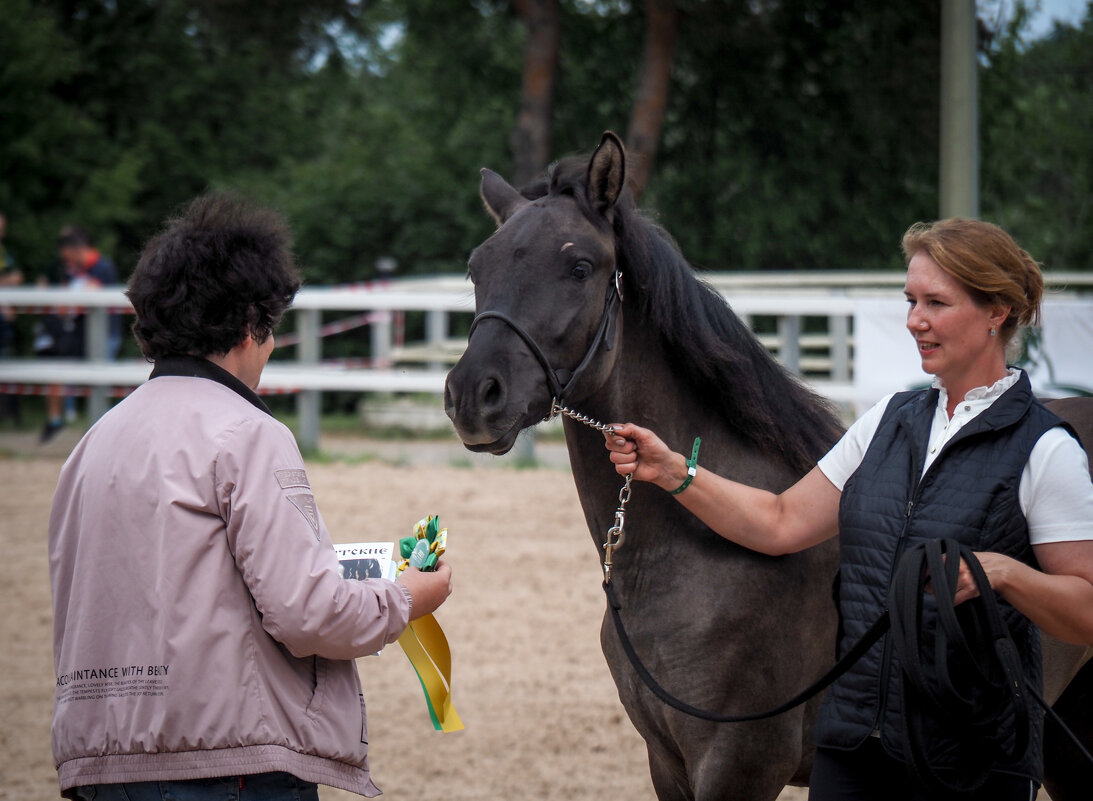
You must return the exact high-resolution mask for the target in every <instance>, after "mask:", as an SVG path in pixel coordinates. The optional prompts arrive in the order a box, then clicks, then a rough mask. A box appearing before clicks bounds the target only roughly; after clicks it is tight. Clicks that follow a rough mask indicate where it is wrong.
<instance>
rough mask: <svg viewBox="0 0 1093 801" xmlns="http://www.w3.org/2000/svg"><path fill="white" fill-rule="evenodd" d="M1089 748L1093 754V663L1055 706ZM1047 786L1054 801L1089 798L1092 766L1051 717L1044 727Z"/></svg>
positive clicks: (1076, 800)
mask: <svg viewBox="0 0 1093 801" xmlns="http://www.w3.org/2000/svg"><path fill="white" fill-rule="evenodd" d="M1052 709H1054V710H1055V712H1056V713H1057V714H1058V715H1059V716H1060V717H1061V718H1062V719H1063V722H1064V723H1066V725H1067V727H1068V728H1069V729H1070V730H1071V731H1072V732H1074V734H1075V735H1076V736H1077V737H1078V739H1079V740H1080V741H1081V742H1082V744H1083V745H1084V746H1085V747H1086V749H1088V750H1090V751H1093V662H1090V663H1088V664H1087V665H1086V666H1085V667H1083V668H1082V669H1081V670H1080V671H1079V672H1078V675H1077V676H1075V678H1074V680H1073V681H1071V682H1070V686H1068V687H1067V688H1066V691H1065V692H1064V693H1063V694H1062V696H1061V697H1060V698H1059V700H1058V701H1056V702H1055V705H1054V706H1053V707H1052ZM1044 774H1045V775H1044V787H1045V788H1046V789H1047V791H1048V793H1050V794H1051V798H1052V801H1078V800H1079V799H1088V798H1089V792H1090V788H1091V787H1093V765H1090V764H1089V762H1087V761H1086V759H1085V757H1084V756H1082V754H1081V752H1079V751H1078V749H1077V748H1076V747H1075V746H1074V744H1073V743H1072V742H1071V741H1070V738H1069V737H1067V736H1066V734H1064V733H1063V732H1062V730H1061V729H1060V728H1059V726H1058V725H1057V724H1056V723H1055V722H1054V721H1053V720H1052V719H1051V718H1050V717H1049V718H1048V720H1047V722H1046V724H1045V726H1044Z"/></svg>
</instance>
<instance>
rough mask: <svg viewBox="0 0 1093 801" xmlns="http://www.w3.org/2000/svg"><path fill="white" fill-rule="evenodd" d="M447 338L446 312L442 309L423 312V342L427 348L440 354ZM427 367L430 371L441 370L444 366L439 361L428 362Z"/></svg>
mask: <svg viewBox="0 0 1093 801" xmlns="http://www.w3.org/2000/svg"><path fill="white" fill-rule="evenodd" d="M447 337H448V312H446V311H444V309H429V311H427V312H425V342H426V344H427V345H428V346H429V348H431V349H433V350H435V352H436V353H440V352H441V349H442V348H443V347H444V340H445V339H447ZM428 367H429V369H430V370H443V369H444V367H445V365H444V363H443V362H441V361H430V362H429V363H428Z"/></svg>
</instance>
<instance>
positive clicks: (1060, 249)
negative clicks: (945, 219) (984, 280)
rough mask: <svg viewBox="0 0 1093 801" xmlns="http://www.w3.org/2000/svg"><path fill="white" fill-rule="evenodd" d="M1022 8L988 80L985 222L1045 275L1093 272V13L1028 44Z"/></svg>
mask: <svg viewBox="0 0 1093 801" xmlns="http://www.w3.org/2000/svg"><path fill="white" fill-rule="evenodd" d="M1023 6H1024V4H1019V8H1018V13H1017V14H1015V15H1014V17H1013V19H1012V20H1011V21H1010V23H1009V24H1008V25H1007V26H1006V27H1005V28H1004V29H1003V30H1002V31H1000V32H999V35H998V36H996V37H995V39H994V41H993V42H992V45H991V47H990V49H989V50H988V63H987V65H986V66H985V67H984V68H983V70H982V80H981V82H980V89H981V107H982V121H981V131H982V140H983V141H982V162H983V165H982V189H981V191H980V198H981V203H982V206H983V216H984V217H985V218H987V219H990V220H992V221H994V222H997V223H998V224H1000V225H1001V226H1002V227H1004V228H1006V230H1008V231H1010V232H1011V233H1012V234H1013V235H1014V236H1015V237H1016V238H1017V240H1018V241H1019V242H1021V244H1022V245H1023V246H1024V247H1025V249H1026V250H1028V251H1029V252H1030V253H1031V254H1032V255H1033V256H1034V257H1035V258H1036V259H1037V260H1039V261H1041V262H1042V263H1043V264H1044V266H1045V267H1046V268H1047V269H1051V270H1093V202H1091V200H1090V198H1093V140H1091V138H1090V135H1089V132H1090V130H1093V55H1091V54H1093V4H1089V5H1087V7H1086V13H1085V16H1084V18H1083V20H1082V22H1081V25H1080V26H1079V27H1071V26H1057V27H1056V28H1055V29H1054V30H1053V32H1052V33H1050V34H1049V35H1048V36H1046V37H1044V38H1042V39H1039V40H1036V41H1033V42H1030V43H1026V42H1025V41H1024V31H1025V28H1026V22H1027V18H1026V15H1025V9H1024V7H1023Z"/></svg>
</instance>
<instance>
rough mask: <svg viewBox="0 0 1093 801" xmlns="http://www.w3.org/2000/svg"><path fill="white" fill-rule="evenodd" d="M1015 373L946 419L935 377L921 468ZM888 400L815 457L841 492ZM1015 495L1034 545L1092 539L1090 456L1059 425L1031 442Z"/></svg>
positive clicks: (970, 396)
mask: <svg viewBox="0 0 1093 801" xmlns="http://www.w3.org/2000/svg"><path fill="white" fill-rule="evenodd" d="M1020 375H1021V371H1020V370H1017V369H1012V368H1011V369H1010V371H1009V374H1008V375H1006V376H1005V377H1004V378H1001V379H999V380H998V381H996V382H995V383H994V384H993V385H991V386H989V387H976V388H975V389H973V390H971V391H970V392H968V393H967V394H966V395H965V396H964V399H963V400H962V401H961V402H960V403H959V404H958V405H957V406H956V408H955V409H954V410H953V416H952V418H951V419H950V418H949V415H948V412H947V411H946V407H947V405H948V396H947V394H946V392H945V388H944V387H943V386H941V384H940V383H939V382H938V381H937V379H934V386H935V387H937V388H938V389H939V390H940V392H939V395H938V399H937V409H936V410H935V411H934V419H933V423H932V424H931V426H930V439H929V448H928V450H927V453H926V460H925V463H924V465H923V473H925V471H926V470H928V469H929V467H930V465H931V464H933V462H934V460H935V459H936V458H937V456H938V454H939V453H940V452H941V449H942V447H944V445H945V443H947V442H948V441H949V440H950V439H952V438H953V437H954V436H956V434H957V432H959V431H960V429H962V428H963V427H964V426H966V425H967V424H968V423H969V422H971V421H972V420H973V419H975V417H976V416H977V415H979V414H981V413H982V412H983V411H985V410H986V409H988V408H990V406H991V404H992V403H994V402H995V401H996V400H997V399H998V398H1000V397H1001V396H1002V394H1003V393H1004V392H1005V391H1006V390H1007V389H1009V388H1010V387H1012V386H1013V385H1014V384H1015V383H1016V382H1017V379H1018V378H1019V377H1020ZM891 399H892V395H888V396H887V397H885V398H882V399H881V401H880V402H879V403H877V404H876V405H875V406H874V407H873V408H871V409H870V410H869V411H867V412H866V413H865V414H863V415H862V416H861V417H860V418H858V420H857V421H856V422H855V423H854V424H853V425H852V426H850V428H849V429H847V432H846V434H844V435H843V438H842V439H840V440H839V441H838V442H837V443H836V444H835V447H833V448H832V449H831V450H830V451H829V452H828V453H827V455H826V456H824V457H823V458H822V459H820V461H819V468H820V470H821V471H822V472H823V474H824V475H825V476H827V478H828V480H829V481H830V482H831V483H832V484H834V485H835V486H836V487H837V488H838V490H839V491H840V492H841V491H842V489H843V487H844V486H845V485H846V481H847V479H849V478H850V476H851V474H852V473H853V472H854V471H855V470H857V469H858V466H859V465H860V464H861V461H862V459H863V458H864V456H865V451H866V449H867V448H868V447H869V443H870V442H872V440H873V436H874V435H875V434H876V432H877V427H878V426H879V425H880V420H881V417H883V416H884V411H885V409H886V408H887V407H888V402H889V401H890V400H891ZM1018 500H1019V502H1020V504H1021V511H1022V512H1023V513H1024V515H1025V519H1026V520H1027V522H1028V528H1029V541H1030V542H1031V543H1032V544H1033V545H1037V544H1041V543H1047V542H1072V541H1075V540H1093V481H1090V477H1089V459H1088V457H1087V456H1086V453H1085V451H1084V450H1082V447H1081V445H1079V444H1078V441H1077V440H1076V439H1074V437H1072V436H1070V434H1069V433H1068V432H1066V431H1065V430H1064V429H1062V428H1059V427H1056V428H1052V429H1049V430H1048V431H1046V432H1045V433H1044V435H1043V436H1041V437H1040V439H1039V440H1037V442H1036V445H1035V446H1033V449H1032V452H1031V453H1030V454H1029V459H1028V462H1027V463H1026V464H1025V468H1024V470H1023V471H1022V473H1021V483H1020V486H1019V487H1018Z"/></svg>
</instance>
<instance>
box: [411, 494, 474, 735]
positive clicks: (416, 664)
mask: <svg viewBox="0 0 1093 801" xmlns="http://www.w3.org/2000/svg"><path fill="white" fill-rule="evenodd" d="M447 543H448V530H447V529H442V528H441V527H440V518H439V517H438V516H437V515H429V516H428V517H426V518H424V519H423V520H419V521H418V522H417V523H416V524H415V525H414V534H413V536H412V537H403V538H402V539H401V540H399V554H400V555H401V556H402V561H401V562H399V565H398V573H399V574H400V575H401V574H402V571H403V570H405V569H406V568H407V567H416V568H417V569H418V570H421V571H425V572H428V571H430V570H435V569H436V563H437V561H438V560H439V559H440V556H441V555H442V554H443V553H444V550H445V548H446V547H447ZM398 644H399V645H400V646H401V647H402V652H403V653H404V654H406V658H407V659H409V660H410V664H411V665H412V666H413V668H414V672H415V673H417V678H418V681H419V682H421V689H422V691H423V692H424V693H425V704H426V706H427V707H428V708H429V717H430V718H431V719H432V721H433V728H434V729H436V730H437V731H443V732H452V731H461V730H462V729H463V721H461V720H460V719H459V714H458V713H457V712H456V711H455V706H454V705H453V704H452V652H451V649H450V648H449V647H448V638H447V637H445V636H444V630H443V629H442V628H440V624H439V623H437V622H436V618H435V617H433V616H432V615H431V614H430V615H425V616H424V617H420V618H418V619H417V620H414V621H411V622H410V625H408V626H407V627H406V630H405V631H404V632H402V635H401V636H400V637H399V638H398Z"/></svg>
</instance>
